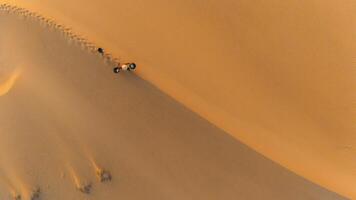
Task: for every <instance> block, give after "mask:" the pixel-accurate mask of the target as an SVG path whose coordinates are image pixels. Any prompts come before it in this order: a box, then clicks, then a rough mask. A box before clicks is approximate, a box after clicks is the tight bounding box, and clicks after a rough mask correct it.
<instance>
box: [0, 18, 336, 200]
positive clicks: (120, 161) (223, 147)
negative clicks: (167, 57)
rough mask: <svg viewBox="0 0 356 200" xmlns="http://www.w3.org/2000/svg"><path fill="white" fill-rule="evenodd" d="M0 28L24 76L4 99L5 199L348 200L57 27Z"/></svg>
mask: <svg viewBox="0 0 356 200" xmlns="http://www.w3.org/2000/svg"><path fill="white" fill-rule="evenodd" d="M0 27H1V28H2V31H1V32H0V44H1V45H0V63H1V66H0V67H2V68H6V69H7V70H6V73H4V74H2V76H3V77H5V78H4V79H5V80H6V77H7V76H8V77H11V74H12V73H13V72H15V71H16V70H20V71H21V73H20V75H19V76H18V77H17V79H16V81H15V82H14V84H13V85H12V87H11V88H10V89H9V91H8V92H7V93H6V94H4V95H3V96H1V97H0V124H1V126H0V137H1V140H0V195H2V196H0V198H7V197H8V196H9V195H11V194H12V195H13V194H22V196H25V197H30V196H31V195H33V194H34V193H33V191H39V190H37V189H36V188H41V190H40V191H41V198H43V199H54V200H56V199H58V200H59V199H61V200H63V199H76V200H80V199H86V198H87V195H91V196H92V197H93V198H94V199H147V200H150V199H152V200H156V199H177V200H182V199H187V200H188V199H207V200H208V199H211V200H213V199H214V200H220V199H224V200H229V199H231V200H233V199H237V198H238V199H342V197H341V196H339V195H337V194H335V193H333V192H330V191H328V190H326V189H324V188H322V187H319V186H317V185H315V184H313V183H311V182H309V181H307V180H305V179H303V178H301V177H299V176H297V175H295V174H293V173H291V172H290V171H288V170H286V169H284V168H283V167H281V166H279V165H277V164H275V163H274V162H272V161H270V160H268V159H266V158H265V157H263V156H261V155H260V154H258V153H256V152H254V151H253V150H252V149H250V148H248V147H247V146H245V145H243V144H241V143H240V142H238V141H237V140H235V139H234V138H232V137H230V136H229V135H228V134H226V133H225V132H224V131H222V130H221V129H219V128H217V127H215V126H214V125H212V124H211V123H209V122H207V121H206V120H204V119H202V118H201V117H199V116H197V115H196V114H194V113H193V112H191V111H189V110H188V109H186V108H185V107H184V106H182V105H180V104H179V103H177V102H176V101H175V100H173V99H171V98H170V97H168V96H167V95H165V94H163V93H162V92H160V91H159V90H158V89H156V88H155V87H153V86H152V85H151V84H149V83H147V82H145V81H143V80H142V79H140V78H139V77H137V76H136V75H135V74H134V73H122V74H119V75H116V74H114V73H113V72H112V67H113V66H112V65H111V63H108V62H106V61H104V59H103V58H102V56H101V55H99V54H95V53H93V52H92V51H90V49H87V47H86V46H82V45H80V43H77V42H76V41H75V40H69V39H68V38H67V37H65V35H63V33H62V32H61V31H58V30H57V29H56V28H53V27H48V26H47V25H46V24H40V23H38V21H37V20H36V19H33V18H22V17H18V16H16V15H12V14H4V13H1V14H0ZM0 84H1V83H0ZM98 169H105V170H108V171H110V174H111V175H112V180H111V181H110V182H105V183H101V182H100V180H98V178H97V177H96V172H97V170H98ZM89 186H90V187H89ZM78 188H79V189H78ZM83 188H84V189H85V190H84V189H83ZM88 188H90V189H88ZM81 189H83V190H84V191H85V193H88V194H84V193H81V192H80V190H81ZM87 191H89V192H87ZM35 194H37V193H35Z"/></svg>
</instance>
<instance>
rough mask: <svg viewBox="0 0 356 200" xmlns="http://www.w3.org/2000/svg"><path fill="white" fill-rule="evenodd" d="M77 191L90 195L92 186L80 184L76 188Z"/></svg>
mask: <svg viewBox="0 0 356 200" xmlns="http://www.w3.org/2000/svg"><path fill="white" fill-rule="evenodd" d="M77 189H78V190H79V191H81V192H82V193H85V194H90V192H91V189H92V184H91V183H84V184H80V185H78V186H77Z"/></svg>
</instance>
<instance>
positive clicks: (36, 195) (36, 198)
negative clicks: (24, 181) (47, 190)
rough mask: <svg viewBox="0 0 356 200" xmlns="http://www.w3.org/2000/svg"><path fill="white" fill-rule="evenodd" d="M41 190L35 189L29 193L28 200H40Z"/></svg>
mask: <svg viewBox="0 0 356 200" xmlns="http://www.w3.org/2000/svg"><path fill="white" fill-rule="evenodd" d="M40 195H41V189H40V188H39V187H37V188H35V189H34V190H32V192H31V196H30V200H40Z"/></svg>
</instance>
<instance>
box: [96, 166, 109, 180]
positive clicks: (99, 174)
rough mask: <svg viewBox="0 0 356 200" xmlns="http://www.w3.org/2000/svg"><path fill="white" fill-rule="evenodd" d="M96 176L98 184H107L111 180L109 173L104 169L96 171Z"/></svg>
mask: <svg viewBox="0 0 356 200" xmlns="http://www.w3.org/2000/svg"><path fill="white" fill-rule="evenodd" d="M96 175H97V177H98V179H99V181H100V182H109V181H111V179H112V176H111V173H110V172H109V171H107V170H105V169H98V170H97V171H96Z"/></svg>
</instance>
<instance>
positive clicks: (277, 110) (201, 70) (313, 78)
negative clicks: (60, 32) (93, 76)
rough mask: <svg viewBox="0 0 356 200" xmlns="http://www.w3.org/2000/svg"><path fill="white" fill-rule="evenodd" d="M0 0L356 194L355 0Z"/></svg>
mask: <svg viewBox="0 0 356 200" xmlns="http://www.w3.org/2000/svg"><path fill="white" fill-rule="evenodd" d="M4 2H5V1H4ZM6 2H11V3H15V4H18V5H21V6H24V7H26V8H28V9H30V10H34V11H39V12H40V13H43V14H44V15H45V16H48V17H52V18H54V19H56V20H57V21H59V22H61V23H63V24H66V25H68V26H71V27H73V28H74V29H75V31H76V32H78V33H80V34H83V35H85V36H86V37H87V38H90V39H91V40H93V41H94V42H96V43H98V44H101V45H103V47H105V48H106V49H108V50H110V51H112V52H113V53H114V54H115V55H117V56H121V58H122V59H123V60H125V61H135V62H137V63H138V64H139V68H138V71H137V73H138V74H139V75H140V76H141V77H143V78H144V79H146V80H148V81H150V82H151V83H153V84H154V85H155V86H157V87H159V88H160V89H161V90H163V91H164V92H166V93H167V94H169V95H170V96H172V97H174V99H176V100H178V101H180V102H181V103H183V104H184V105H185V106H187V107H188V108H189V109H191V110H193V111H195V112H196V113H198V114H199V115H201V116H203V117H204V118H206V119H208V120H209V121H210V122H212V123H214V124H215V125H217V126H218V127H220V128H222V129H224V130H225V131H226V132H228V133H229V134H231V135H232V136H234V137H235V138H237V139H239V140H240V141H242V142H243V143H245V144H247V145H249V146H250V147H252V148H253V149H255V150H257V151H258V152H260V153H262V154H263V155H265V156H267V157H268V158H270V159H272V160H274V161H276V162H278V163H280V164H282V165H283V166H285V167H287V168H288V169H290V170H292V171H294V172H296V173H298V174H299V175H302V176H304V177H306V178H307V179H309V180H312V181H314V182H316V183H319V184H321V185H323V186H325V187H327V188H329V189H332V190H334V191H337V192H339V193H342V194H344V195H347V196H349V197H354V198H356V189H355V180H356V173H355V169H356V158H355V156H354V155H355V153H356V152H355V151H356V150H355V145H356V144H355V143H356V142H355V141H356V134H355V133H356V128H355V125H354V122H355V116H356V114H355V106H354V101H355V92H354V88H355V70H354V69H355V52H356V41H355V40H356V37H355V36H354V35H355V32H356V30H355V29H356V28H355V26H353V25H354V24H355V23H356V22H355V19H356V17H355V13H356V6H355V2H354V1H353V0H345V1H337V0H327V1H325V0H302V1H300V0H287V1H280V0H271V1H262V0H248V1H245V0H237V1H228V0H213V1H205V0H204V1H203V0H201V1H193V2H192V1H164V0H153V1H142V0H120V1H113V0H101V1H88V0H76V1H65V0H48V1H42V0H11V1H6Z"/></svg>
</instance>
